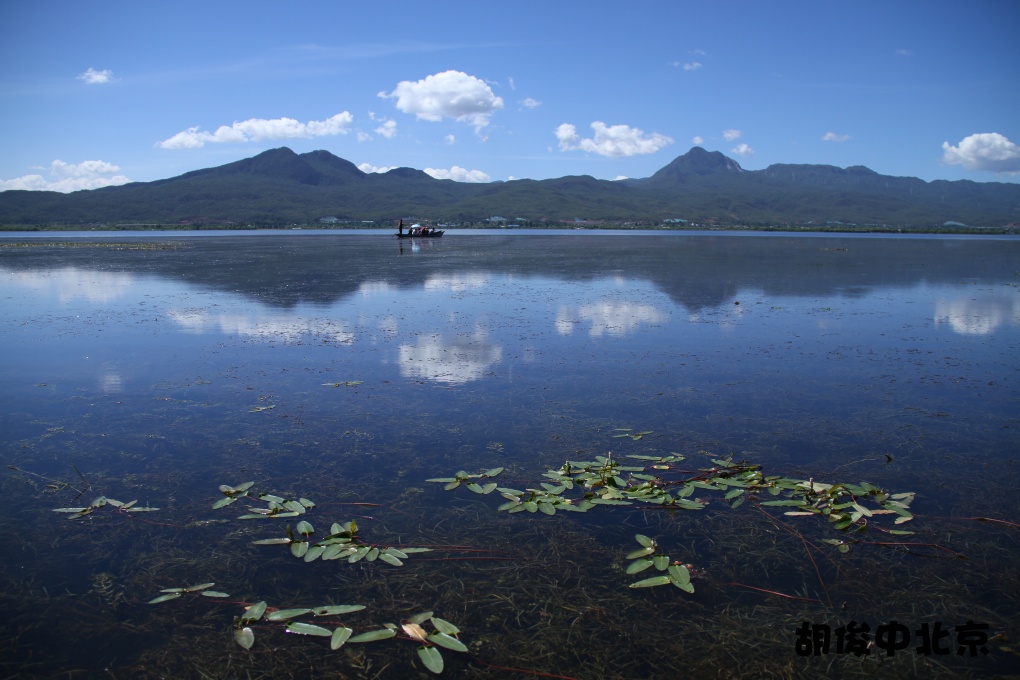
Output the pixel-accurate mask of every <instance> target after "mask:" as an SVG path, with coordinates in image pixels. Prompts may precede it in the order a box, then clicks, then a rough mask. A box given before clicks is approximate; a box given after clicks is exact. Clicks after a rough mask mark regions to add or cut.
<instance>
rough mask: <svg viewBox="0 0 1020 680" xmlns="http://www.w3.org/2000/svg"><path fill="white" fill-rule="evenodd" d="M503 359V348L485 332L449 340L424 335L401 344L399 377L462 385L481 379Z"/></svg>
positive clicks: (442, 337) (439, 335) (441, 336)
mask: <svg viewBox="0 0 1020 680" xmlns="http://www.w3.org/2000/svg"><path fill="white" fill-rule="evenodd" d="M502 360H503V348H502V346H500V345H497V344H494V343H492V342H491V341H489V339H488V337H487V336H486V334H485V333H484V332H483V331H478V332H476V333H475V334H474V335H472V336H462V335H459V336H456V337H454V338H453V339H447V338H446V337H445V336H443V335H442V334H440V333H434V334H431V335H423V336H420V337H418V338H417V340H416V342H415V343H414V344H402V345H400V351H399V359H398V362H399V365H400V375H401V376H403V377H405V378H418V379H423V380H433V381H436V382H441V383H449V384H460V383H466V382H470V381H472V380H478V379H479V378H481V377H483V376H484V375H485V374H486V373H487V372H488V371H489V370H491V368H492V366H494V365H495V364H497V363H499V362H500V361H502Z"/></svg>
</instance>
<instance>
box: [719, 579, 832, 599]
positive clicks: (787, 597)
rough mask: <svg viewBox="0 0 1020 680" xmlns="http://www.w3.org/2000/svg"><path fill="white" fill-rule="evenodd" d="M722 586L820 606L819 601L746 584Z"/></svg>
mask: <svg viewBox="0 0 1020 680" xmlns="http://www.w3.org/2000/svg"><path fill="white" fill-rule="evenodd" d="M723 585H726V586H738V587H740V588H750V589H751V590H757V591H758V592H759V593H768V594H769V595H775V596H777V597H785V598H786V599H788V600H800V601H801V602H817V603H818V604H822V601H821V600H816V599H814V598H813V597H795V596H793V595H786V594H784V593H779V592H776V591H775V590H767V589H765V588H756V587H755V586H749V585H747V584H746V583H724V584H723Z"/></svg>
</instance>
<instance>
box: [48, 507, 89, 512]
mask: <svg viewBox="0 0 1020 680" xmlns="http://www.w3.org/2000/svg"><path fill="white" fill-rule="evenodd" d="M86 510H88V508H53V512H85V511H86Z"/></svg>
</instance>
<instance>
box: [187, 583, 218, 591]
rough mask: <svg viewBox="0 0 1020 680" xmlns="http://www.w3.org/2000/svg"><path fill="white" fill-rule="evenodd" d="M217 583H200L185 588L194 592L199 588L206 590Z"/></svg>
mask: <svg viewBox="0 0 1020 680" xmlns="http://www.w3.org/2000/svg"><path fill="white" fill-rule="evenodd" d="M214 585H216V584H215V583H199V584H198V585H197V586H188V587H187V588H185V589H184V592H186V593H194V592H196V591H199V590H205V589H206V588H212V587H213V586H214Z"/></svg>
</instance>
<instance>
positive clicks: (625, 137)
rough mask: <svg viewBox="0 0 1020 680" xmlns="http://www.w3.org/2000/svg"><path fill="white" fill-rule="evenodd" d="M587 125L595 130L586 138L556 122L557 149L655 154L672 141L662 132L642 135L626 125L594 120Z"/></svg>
mask: <svg viewBox="0 0 1020 680" xmlns="http://www.w3.org/2000/svg"><path fill="white" fill-rule="evenodd" d="M591 128H592V130H594V131H595V136H594V137H592V138H587V139H586V138H582V137H581V136H580V135H579V134H577V128H576V127H574V126H573V125H571V124H570V123H563V124H562V125H560V126H559V127H558V128H556V131H555V134H556V138H557V139H558V140H559V144H560V150H561V151H574V150H581V151H586V152H588V153H597V154H599V155H600V156H612V157H618V156H637V155H640V154H646V153H655V152H656V151H658V150H659V149H661V148H663V147H664V146H667V145H669V144H672V143H673V139H672V138H670V137H667V136H666V135H662V134H659V133H658V132H653V133H651V134H645V133H644V132H643V131H641V130H639V129H638V128H632V127H630V126H629V125H606V124H605V123H603V122H602V121H598V120H597V121H595V122H594V123H592V124H591Z"/></svg>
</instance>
